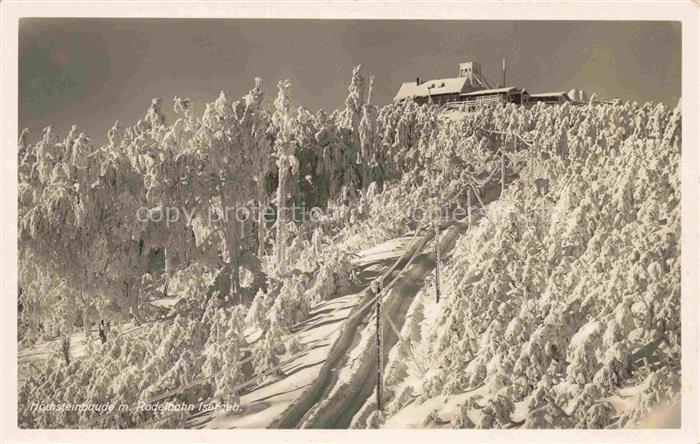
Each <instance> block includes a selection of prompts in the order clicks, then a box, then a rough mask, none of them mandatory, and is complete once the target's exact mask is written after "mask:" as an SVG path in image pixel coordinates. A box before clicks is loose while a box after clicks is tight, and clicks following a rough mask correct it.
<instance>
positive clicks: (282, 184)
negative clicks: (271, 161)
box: [275, 165, 288, 274]
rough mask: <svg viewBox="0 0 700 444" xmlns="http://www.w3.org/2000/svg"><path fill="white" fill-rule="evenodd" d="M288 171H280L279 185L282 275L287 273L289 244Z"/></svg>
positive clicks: (278, 253) (278, 231) (279, 244)
mask: <svg viewBox="0 0 700 444" xmlns="http://www.w3.org/2000/svg"><path fill="white" fill-rule="evenodd" d="M287 170H288V168H287V167H286V165H285V166H284V167H282V168H280V170H279V182H278V185H277V251H276V252H275V255H276V258H277V267H278V270H279V271H280V273H282V274H284V273H286V271H287V270H286V263H285V261H286V258H285V244H286V242H287V217H286V212H287V208H286V207H287Z"/></svg>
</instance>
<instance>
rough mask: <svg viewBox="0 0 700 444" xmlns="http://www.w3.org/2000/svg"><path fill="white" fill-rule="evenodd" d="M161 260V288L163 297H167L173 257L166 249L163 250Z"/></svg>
mask: <svg viewBox="0 0 700 444" xmlns="http://www.w3.org/2000/svg"><path fill="white" fill-rule="evenodd" d="M166 244H167V241H166ZM163 258H164V260H165V270H164V271H163V280H164V281H165V284H164V286H163V296H165V297H168V282H169V281H170V276H171V275H172V272H173V255H172V254H171V253H170V249H169V248H168V247H165V248H164V249H163Z"/></svg>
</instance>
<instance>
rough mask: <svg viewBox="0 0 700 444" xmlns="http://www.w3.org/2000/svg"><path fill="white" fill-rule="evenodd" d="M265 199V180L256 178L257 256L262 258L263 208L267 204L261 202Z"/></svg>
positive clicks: (263, 248)
mask: <svg viewBox="0 0 700 444" xmlns="http://www.w3.org/2000/svg"><path fill="white" fill-rule="evenodd" d="M264 200H266V199H265V182H264V181H263V180H262V179H260V180H258V206H259V213H260V214H258V257H259V258H262V257H263V256H264V255H265V228H266V227H265V210H267V205H266V204H265V203H264V202H263V201H264Z"/></svg>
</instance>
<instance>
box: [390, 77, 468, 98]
mask: <svg viewBox="0 0 700 444" xmlns="http://www.w3.org/2000/svg"><path fill="white" fill-rule="evenodd" d="M470 89H471V84H470V83H469V79H468V78H466V77H454V78H449V79H435V80H428V81H427V82H423V83H421V84H420V85H416V82H404V83H403V84H401V88H399V92H397V93H396V97H394V99H395V100H401V99H406V98H410V97H428V96H437V95H440V94H459V93H463V92H465V91H468V90H470Z"/></svg>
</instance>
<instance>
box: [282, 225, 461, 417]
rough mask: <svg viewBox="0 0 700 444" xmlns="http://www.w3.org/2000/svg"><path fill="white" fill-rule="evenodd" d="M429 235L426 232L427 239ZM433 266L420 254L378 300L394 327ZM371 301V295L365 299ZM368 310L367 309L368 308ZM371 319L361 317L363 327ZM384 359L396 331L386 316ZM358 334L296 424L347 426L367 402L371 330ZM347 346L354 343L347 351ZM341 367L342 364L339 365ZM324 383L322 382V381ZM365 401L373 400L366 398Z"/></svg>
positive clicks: (445, 242)
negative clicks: (337, 366) (319, 392)
mask: <svg viewBox="0 0 700 444" xmlns="http://www.w3.org/2000/svg"><path fill="white" fill-rule="evenodd" d="M464 230H466V227H465V226H464V225H461V224H458V225H455V226H453V227H451V228H450V229H449V230H447V232H446V233H444V234H443V236H442V238H441V243H440V245H441V249H442V251H443V252H448V251H449V250H451V249H452V247H453V246H454V244H455V242H456V240H457V238H458V237H459V235H460V234H461V233H462V232H463V231H464ZM431 237H432V234H431V235H429V239H430V238H431ZM434 267H435V261H434V257H433V255H432V254H431V252H423V253H422V254H420V255H419V256H418V257H417V258H416V260H415V262H414V264H413V265H412V266H411V267H410V268H409V271H408V273H406V274H405V275H404V276H402V277H401V278H400V279H399V280H398V281H397V283H396V284H395V285H394V287H393V288H392V289H391V290H390V291H389V292H388V294H387V295H386V297H385V300H384V302H383V303H382V311H383V314H384V316H390V317H391V318H392V320H393V321H394V323H395V324H396V325H397V327H398V328H401V326H403V323H404V319H405V316H406V313H407V311H408V308H409V306H410V305H411V303H412V301H413V298H414V296H415V295H416V294H417V293H418V292H419V291H420V289H421V288H422V287H423V285H424V281H425V278H426V277H427V276H428V275H429V274H430V273H431V272H432V270H433V269H434ZM369 300H371V298H369ZM369 311H371V310H369ZM370 321H371V318H369V317H367V319H365V320H364V322H365V324H364V327H367V323H369V322H370ZM382 328H383V332H384V336H383V344H384V347H383V351H384V362H386V361H387V360H386V357H387V355H388V353H389V351H390V350H391V348H392V347H393V345H394V344H395V343H396V342H397V339H398V338H397V337H396V334H395V333H394V332H393V330H391V328H390V326H389V325H388V322H387V321H386V319H383V321H382ZM363 330H364V331H363V332H362V333H361V335H360V337H359V338H358V337H357V336H358V335H357V329H356V328H355V329H354V331H353V340H351V341H347V342H348V344H347V346H346V347H343V349H344V353H343V357H344V359H342V360H340V362H338V364H340V365H339V371H337V372H334V376H333V377H332V378H330V379H331V380H330V381H327V384H326V386H325V387H323V390H321V392H322V396H319V400H321V399H322V401H320V402H318V403H317V404H316V405H315V406H313V407H311V408H310V409H309V410H308V413H306V414H305V415H304V417H303V418H302V420H301V422H298V423H297V424H295V425H296V426H300V427H305V428H347V427H349V426H350V424H351V422H352V419H353V417H354V416H355V414H356V413H357V412H358V411H359V410H360V409H361V408H362V406H363V405H364V404H365V403H366V402H368V399H369V398H370V396H371V395H372V393H373V392H374V381H375V380H376V376H375V375H376V356H375V349H374V347H373V346H372V344H373V337H374V329H373V328H372V327H371V326H370V327H367V328H364V329H363ZM350 345H355V347H354V349H352V352H351V353H348V350H350V347H349V346H350ZM341 366H342V367H341ZM324 382H326V381H324ZM369 402H374V401H373V400H369Z"/></svg>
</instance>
